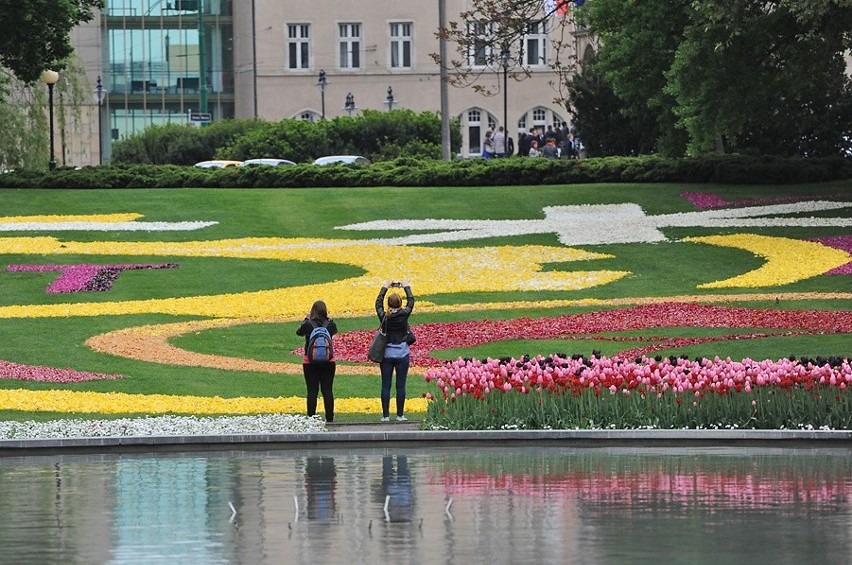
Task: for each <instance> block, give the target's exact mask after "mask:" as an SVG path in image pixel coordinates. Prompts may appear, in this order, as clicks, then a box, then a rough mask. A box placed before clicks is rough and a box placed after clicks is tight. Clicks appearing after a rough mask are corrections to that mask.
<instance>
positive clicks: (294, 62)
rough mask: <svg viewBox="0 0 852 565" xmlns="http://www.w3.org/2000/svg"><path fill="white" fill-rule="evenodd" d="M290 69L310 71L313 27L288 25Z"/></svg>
mask: <svg viewBox="0 0 852 565" xmlns="http://www.w3.org/2000/svg"><path fill="white" fill-rule="evenodd" d="M287 38H288V39H287V49H288V65H287V66H288V68H290V69H309V68H310V66H311V48H310V45H311V43H310V39H311V26H310V25H309V24H287Z"/></svg>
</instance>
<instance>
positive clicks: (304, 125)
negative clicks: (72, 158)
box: [110, 109, 461, 165]
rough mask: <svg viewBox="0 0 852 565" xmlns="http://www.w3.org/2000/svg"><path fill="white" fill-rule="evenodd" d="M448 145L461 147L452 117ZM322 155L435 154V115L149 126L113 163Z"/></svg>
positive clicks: (122, 146)
mask: <svg viewBox="0 0 852 565" xmlns="http://www.w3.org/2000/svg"><path fill="white" fill-rule="evenodd" d="M450 131H451V132H453V139H452V146H453V147H456V148H458V147H459V146H460V145H461V135H460V134H459V131H460V130H459V126H458V123H457V120H453V123H452V124H451V127H450ZM324 155H363V156H365V157H368V158H369V159H370V160H372V161H385V160H389V159H394V158H396V157H402V156H406V155H409V156H414V155H416V156H419V157H426V158H431V159H440V158H441V119H440V117H439V116H438V115H437V114H435V113H433V112H421V113H419V114H418V113H415V112H413V111H411V110H405V109H402V110H394V111H393V112H379V111H377V110H364V111H363V112H362V113H361V115H359V116H356V117H347V116H342V117H337V118H334V119H332V120H322V121H319V122H308V121H305V120H281V121H278V122H266V121H263V120H222V121H218V122H213V123H212V124H210V125H209V126H208V127H201V128H199V127H193V126H189V125H178V124H168V125H162V126H152V127H149V128H146V129H145V130H144V131H141V132H139V133H136V134H134V135H131V136H129V137H127V138H126V139H122V140H120V141H117V142H116V143H115V145H114V146H113V150H112V157H111V159H110V162H111V163H112V164H114V165H131V164H149V165H192V164H195V163H198V162H199V161H207V160H210V159H232V160H237V161H245V160H247V159H254V158H262V157H266V158H275V159H289V160H290V161H294V162H296V163H302V162H312V161H313V160H314V159H316V158H317V157H322V156H324Z"/></svg>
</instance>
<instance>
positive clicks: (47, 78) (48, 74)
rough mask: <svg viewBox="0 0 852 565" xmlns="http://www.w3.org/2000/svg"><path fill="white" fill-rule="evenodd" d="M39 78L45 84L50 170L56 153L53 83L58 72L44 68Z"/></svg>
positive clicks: (54, 162) (53, 167) (54, 165)
mask: <svg viewBox="0 0 852 565" xmlns="http://www.w3.org/2000/svg"><path fill="white" fill-rule="evenodd" d="M41 80H42V81H44V84H46V85H47V106H48V114H49V115H50V163H49V166H50V170H51V171H55V170H56V154H55V153H54V152H53V85H55V84H56V82H57V81H58V80H59V73H57V72H56V71H51V70H49V69H48V70H45V71H44V72H42V73H41Z"/></svg>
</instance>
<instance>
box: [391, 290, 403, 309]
mask: <svg viewBox="0 0 852 565" xmlns="http://www.w3.org/2000/svg"><path fill="white" fill-rule="evenodd" d="M388 306H390V307H391V308H399V307H400V306H402V298H401V297H400V296H399V295H398V294H397V293H395V292H394V293H393V294H390V295H388Z"/></svg>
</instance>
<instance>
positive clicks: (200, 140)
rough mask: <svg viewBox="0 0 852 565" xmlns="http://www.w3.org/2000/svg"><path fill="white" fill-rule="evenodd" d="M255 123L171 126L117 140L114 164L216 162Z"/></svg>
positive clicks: (233, 122)
mask: <svg viewBox="0 0 852 565" xmlns="http://www.w3.org/2000/svg"><path fill="white" fill-rule="evenodd" d="M261 124H262V122H258V121H255V120H223V121H220V122H213V123H212V124H210V125H209V126H206V127H195V126H190V125H178V124H167V125H162V126H151V127H149V128H147V129H145V131H143V132H140V133H137V134H134V135H131V136H129V137H127V138H126V139H122V140H120V141H117V142H116V143H115V144H114V145H113V147H112V156H111V157H110V162H111V163H112V164H113V165H131V164H137V165H138V164H150V165H193V164H195V163H198V162H199V161H207V160H209V159H213V158H214V156H215V155H216V152H217V150H218V149H219V148H220V147H223V146H225V145H227V144H228V143H230V142H231V140H232V139H234V138H236V137H240V136H243V135H246V134H247V133H248V132H250V131H251V130H253V129H255V128H257V127H259V126H260V125H261Z"/></svg>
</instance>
